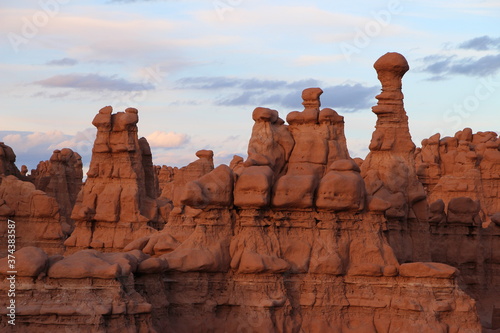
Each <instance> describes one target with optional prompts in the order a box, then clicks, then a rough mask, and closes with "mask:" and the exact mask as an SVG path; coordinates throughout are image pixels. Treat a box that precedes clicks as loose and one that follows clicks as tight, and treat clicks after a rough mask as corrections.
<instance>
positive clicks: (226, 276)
mask: <svg viewBox="0 0 500 333" xmlns="http://www.w3.org/2000/svg"><path fill="white" fill-rule="evenodd" d="M374 67H375V69H376V70H377V74H378V77H379V79H380V81H381V83H382V93H381V94H380V95H378V96H377V99H378V105H377V106H374V107H373V111H374V112H375V114H377V118H378V119H377V124H376V129H375V132H374V134H373V137H372V141H371V144H370V153H369V155H368V156H367V157H366V159H365V160H364V161H363V160H361V159H352V158H351V157H350V156H349V153H348V150H347V145H346V139H345V135H344V118H343V117H342V116H340V115H339V114H338V113H337V112H336V111H334V110H333V109H330V108H323V109H320V106H321V103H320V95H321V94H322V90H321V89H320V88H309V89H305V90H304V91H303V94H302V98H303V103H302V104H303V106H304V110H303V111H293V112H291V113H289V114H288V116H287V117H286V119H287V123H288V124H287V123H285V121H284V120H283V119H282V118H280V116H279V113H278V111H276V110H273V109H269V108H264V107H258V108H256V109H255V110H254V111H253V113H252V118H253V120H254V121H255V124H254V127H253V129H252V134H251V138H250V140H249V145H248V157H247V158H246V159H243V158H242V157H238V156H235V157H234V159H233V161H232V162H231V164H230V165H229V166H226V165H220V166H217V167H214V164H213V160H212V157H213V152H212V151H206V150H202V151H198V152H197V154H196V155H197V157H198V158H199V159H198V160H197V161H195V162H193V163H191V164H189V165H188V166H187V167H184V168H180V169H177V168H169V167H165V166H164V167H161V168H160V167H154V166H153V164H152V159H151V151H150V149H149V146H148V144H147V141H146V140H145V139H138V137H137V126H136V124H137V122H138V115H137V110H136V109H132V108H129V109H127V110H125V112H118V113H116V114H112V109H111V107H106V108H103V109H101V110H100V111H99V114H98V115H97V116H96V117H95V118H94V121H93V124H94V125H95V126H96V127H97V128H98V133H97V137H96V141H95V144H94V149H93V155H92V161H91V165H90V170H89V172H88V178H87V181H86V183H85V185H84V186H83V187H82V189H81V191H80V193H79V194H78V197H77V199H76V202H75V205H74V208H73V210H72V214H71V219H73V220H75V229H74V231H73V232H72V234H71V236H70V237H69V238H68V239H67V241H66V242H65V246H66V253H65V256H64V257H63V256H61V255H52V253H48V252H47V251H43V250H41V249H39V248H35V247H24V248H22V249H21V250H19V251H18V252H16V255H17V256H18V258H24V259H22V261H23V262H22V263H19V266H18V272H20V273H19V274H18V277H17V278H18V280H19V282H20V286H22V287H20V288H19V296H18V298H17V299H16V302H18V304H19V308H18V309H19V313H18V318H19V321H18V323H19V326H18V327H20V328H21V330H22V329H25V330H30V329H31V330H33V329H35V330H42V329H50V330H52V331H54V332H64V331H66V330H78V331H105V330H107V331H118V330H120V331H124V330H128V331H130V332H143V331H144V332H145V331H149V332H155V331H158V332H161V331H169V332H170V331H171V332H243V331H244V332H311V333H315V332H318V333H319V332H374V333H375V332H384V333H393V332H443V333H448V332H461V333H465V332H479V331H480V330H481V324H480V321H479V318H478V315H477V313H478V309H476V302H475V301H474V300H473V299H472V298H471V297H470V295H472V296H473V297H475V298H482V299H479V300H478V304H479V314H480V315H481V323H482V324H483V327H485V328H495V325H497V322H499V320H498V318H500V315H498V311H497V310H495V309H496V308H499V307H500V304H498V303H496V302H498V301H497V299H498V295H499V294H500V292H499V291H498V289H497V287H496V286H498V285H499V283H498V280H499V279H500V276H499V275H498V274H497V272H498V267H497V266H498V265H497V263H498V262H500V261H499V258H500V256H499V253H497V252H499V251H498V249H499V248H500V243H499V242H498V240H499V238H498V235H500V232H499V230H498V229H499V228H500V227H499V225H500V213H499V212H498V211H496V209H497V208H496V207H497V205H498V200H497V199H495V198H494V195H495V193H497V192H495V191H496V187H495V186H496V185H492V184H496V183H495V181H494V180H495V179H496V178H495V177H498V175H497V173H496V172H495V170H496V169H497V164H498V162H499V161H498V158H497V157H498V156H497V155H498V154H497V153H498V143H499V141H498V140H497V139H496V136H495V137H494V139H484V138H483V137H491V135H489V134H488V135H483V136H481V137H482V138H481V139H476V141H474V137H473V136H470V135H469V134H468V132H467V133H466V131H465V130H464V131H463V133H462V134H460V136H461V137H462V136H463V137H464V138H463V140H462V139H461V140H462V141H466V142H469V144H467V145H465V144H462V148H460V149H461V150H460V152H461V153H462V152H465V154H462V155H463V156H462V155H460V154H459V153H457V154H454V155H453V154H452V155H453V156H454V160H453V161H454V162H453V164H454V165H453V168H452V167H450V166H449V165H448V164H447V163H448V162H443V163H442V162H440V161H441V160H440V158H441V156H442V155H441V150H440V148H439V147H440V143H438V144H437V145H436V144H434V142H435V141H436V138H433V139H432V142H433V146H432V147H427V145H425V147H422V149H417V150H416V148H415V145H414V144H413V142H412V140H411V136H410V133H409V128H408V117H407V115H406V112H405V110H404V107H403V94H402V92H401V85H402V84H401V80H402V77H403V75H404V74H405V72H406V71H407V70H408V68H409V66H408V63H407V62H406V59H405V58H404V57H403V56H401V55H400V54H397V53H388V54H386V55H384V56H382V57H381V58H380V59H379V60H377V62H376V63H375V66H374ZM437 140H438V141H439V138H437ZM467 140H468V141H467ZM429 141H431V140H429ZM429 141H427V142H429ZM459 141H460V140H459ZM474 142H476V143H477V144H473V143H474ZM491 142H494V143H495V144H496V146H494V144H493V143H491ZM481 144H482V146H481ZM451 145H453V143H451ZM459 145H460V144H459ZM459 145H457V150H458V146H459ZM466 146H468V147H469V148H468V149H469V151H468V152H466V149H465V148H466ZM473 146H474V149H476V150H478V151H479V150H480V151H481V152H482V153H481V154H482V155H481V156H483V157H477V156H476V157H474V156H472V154H471V153H470V151H471V150H472V149H473V148H472V147H473ZM481 147H483V148H484V149H483V148H481ZM481 149H482V150H481ZM495 149H496V150H495ZM61 152H62V151H61ZM433 154H438V156H439V157H436V156H434V155H433ZM476 155H479V154H476ZM486 155H488V157H485V156H486ZM450 156H451V155H450ZM457 156H460V157H457ZM448 157H449V156H447V157H446V158H448ZM446 158H444V160H445V159H446ZM483 160H486V162H484V163H485V164H483V165H482V166H481V163H482V161H483ZM447 161H448V160H447ZM459 161H463V163H462V164H463V165H462V166H461V167H460V166H458V164H461V162H459ZM425 163H427V165H425ZM432 163H434V164H432ZM472 163H474V167H473V168H474V170H478V172H479V176H478V175H477V172H476V171H475V172H474V175H473V178H474V182H473V184H478V182H479V183H481V184H482V186H489V190H488V191H489V192H487V191H486V192H487V193H488V194H487V195H482V196H481V195H480V193H483V191H482V190H481V189H479V187H477V186H476V187H471V188H469V187H467V188H466V190H465V191H461V192H458V191H456V192H457V193H455V194H460V195H455V194H453V195H448V196H443V195H441V194H440V193H448V192H446V184H447V183H446V182H445V183H443V184H441V185H439V183H440V182H441V178H442V177H443V172H444V171H443V169H446V172H448V171H449V170H448V169H450V168H451V169H453V171H452V173H453V175H454V177H458V176H457V175H462V174H463V173H465V174H467V175H469V173H468V172H469V171H467V170H469V169H470V168H471V167H472V165H473V164H472ZM431 164H432V166H431ZM456 172H458V173H456ZM9 177H10V178H9ZM460 177H461V176H460ZM467 177H468V176H467ZM471 177H472V176H471ZM5 179H7V180H9V181H14V180H17V181H19V180H18V179H17V178H15V177H14V176H8V177H6V178H4V181H3V182H5ZM3 182H2V184H0V198H1V193H2V192H1V190H2V186H3V185H4V183H3ZM422 183H423V184H422ZM467 184H468V183H467ZM33 188H34V187H33ZM54 188H56V187H54ZM60 190H61V189H60V188H56V189H55V191H56V192H57V191H60ZM426 190H427V191H428V193H429V194H428V193H426ZM440 191H441V192H440ZM39 192H41V193H44V192H42V191H39ZM49 192H50V191H49ZM472 192H474V193H477V196H474V195H471V194H469V193H472ZM486 192H484V193H486ZM448 194H449V193H448ZM466 194H467V195H466ZM44 195H45V196H46V197H47V198H49V199H48V200H49V201H50V200H52V201H53V202H54V204H55V205H56V206H57V202H56V200H55V199H54V198H53V197H50V196H48V195H46V194H44ZM54 197H55V198H57V195H56V196H54ZM428 198H432V201H431V204H430V205H429V203H428V200H427V199H428ZM485 207H486V208H485ZM11 208H12V207H11V206H10V203H9V204H8V205H7V208H6V210H5V211H6V213H8V214H7V215H4V216H10V215H9V214H12V211H11ZM1 209H2V206H0V211H1ZM12 209H13V208H12ZM51 216H52V215H51ZM165 222H166V224H165V225H164V226H163V224H164V223H165ZM487 226H488V227H487ZM486 227H487V228H486ZM23 232H24V231H23ZM466 232H468V234H467V235H466ZM485 242H486V243H485ZM430 244H432V246H431V245H430ZM443 244H446V249H445V250H443V249H442V248H440V246H443ZM455 244H460V245H459V246H460V249H459V250H456V246H455ZM431 259H432V260H433V261H431ZM20 260H21V259H20ZM434 261H435V262H434ZM7 264H8V258H3V259H0V277H1V283H0V286H1V288H2V289H6V288H8V284H9V282H8V280H7V279H6V275H5V274H7ZM449 264H452V266H450V265H449ZM457 267H458V269H457ZM483 273H484V274H483ZM481 274H483V275H481ZM460 279H461V280H460ZM459 282H460V285H462V286H463V287H464V288H466V289H465V290H466V291H467V293H468V294H469V295H468V294H467V293H465V292H464V291H463V290H462V289H461V288H460V287H459ZM485 285H486V286H487V287H485ZM487 288H489V291H490V294H489V295H488V294H486V291H487ZM7 301H8V300H4V299H3V298H0V308H2V309H6V304H7V303H6V302H7ZM3 311H5V310H3ZM5 327H7V323H6V317H5V316H2V317H1V318H0V328H5ZM18 327H16V328H18Z"/></svg>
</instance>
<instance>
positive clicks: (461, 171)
mask: <svg viewBox="0 0 500 333" xmlns="http://www.w3.org/2000/svg"><path fill="white" fill-rule="evenodd" d="M499 145H500V140H499V139H498V135H497V133H495V132H478V133H473V132H472V130H471V129H470V128H465V129H463V130H462V131H458V132H457V133H456V134H455V135H454V136H453V137H444V138H441V137H440V135H439V134H435V135H433V136H432V137H430V138H428V139H424V140H423V141H422V148H421V149H418V150H417V151H416V154H415V158H416V166H417V173H418V177H419V179H420V181H421V182H422V184H423V185H424V186H425V187H426V190H427V193H428V201H429V202H431V205H430V208H431V216H430V219H429V223H430V227H431V228H430V230H431V237H430V239H431V247H430V249H431V256H432V260H433V261H438V262H444V263H448V264H450V265H453V266H455V267H457V268H459V269H460V271H461V272H462V283H463V287H464V289H465V290H466V291H467V293H468V294H469V295H471V296H473V297H474V298H475V299H477V300H478V310H479V313H480V315H481V318H482V321H483V325H484V326H490V325H491V326H493V327H496V328H500V321H498V319H496V322H495V320H494V318H495V313H496V312H495V309H498V308H499V307H500V304H498V297H499V295H500V287H499V286H500V280H499V277H498V274H496V273H495V272H498V271H499V269H500V253H499V249H500V247H499V246H500V243H499V240H500V238H499V236H500V226H499V223H498V222H499V219H498V217H499V216H500V206H499V205H500V200H498V198H499V195H500V192H499V189H500V151H499ZM496 311H497V312H498V310H496ZM497 316H498V314H497ZM493 324H495V325H493Z"/></svg>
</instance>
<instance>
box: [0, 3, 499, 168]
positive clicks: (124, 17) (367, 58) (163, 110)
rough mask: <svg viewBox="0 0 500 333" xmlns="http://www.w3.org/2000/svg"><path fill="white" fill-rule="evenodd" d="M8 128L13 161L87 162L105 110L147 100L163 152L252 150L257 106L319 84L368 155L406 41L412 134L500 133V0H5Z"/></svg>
mask: <svg viewBox="0 0 500 333" xmlns="http://www.w3.org/2000/svg"><path fill="white" fill-rule="evenodd" d="M0 1H1V2H2V6H1V7H0V8H1V9H0V22H2V23H1V24H0V33H1V35H2V38H1V39H0V57H1V58H0V69H1V74H2V75H0V99H1V100H2V104H3V105H2V109H1V111H0V112H1V116H2V118H1V119H2V121H1V123H0V141H4V142H5V143H6V144H7V145H10V146H12V147H13V148H14V151H15V152H16V154H17V156H18V163H17V164H18V166H20V165H21V164H27V165H28V167H29V168H34V167H36V164H37V163H38V161H40V160H46V159H48V158H49V157H50V155H51V152H52V150H54V149H58V148H59V149H60V148H63V147H70V148H73V149H74V150H76V151H78V152H79V153H80V154H81V155H82V156H83V158H84V163H85V164H88V163H89V161H90V150H91V147H92V142H93V139H94V135H95V134H94V133H95V130H94V128H93V126H92V125H91V121H92V119H93V117H94V115H95V114H96V113H97V111H98V110H99V109H100V108H101V107H103V106H106V105H112V106H113V107H114V109H115V111H123V110H124V109H125V108H126V107H129V106H130V107H136V108H138V109H139V118H140V121H139V135H140V136H145V137H147V138H148V141H149V142H150V144H151V146H152V148H153V156H154V162H155V164H167V165H175V166H182V165H185V164H187V163H189V162H190V161H192V160H194V159H196V157H195V155H194V153H195V152H196V151H197V150H199V149H212V150H214V153H215V157H216V163H229V161H230V159H231V157H232V156H233V155H234V154H239V155H242V156H245V153H246V148H247V143H248V139H249V136H250V132H251V128H252V125H253V121H252V120H251V113H252V111H253V109H254V108H255V107H257V106H264V107H270V108H274V109H276V110H278V111H279V113H280V116H281V117H282V118H285V117H286V114H287V113H289V112H290V111H294V110H301V109H302V106H301V104H300V103H301V99H300V93H301V91H302V90H303V89H305V88H308V87H314V86H319V87H321V88H322V89H323V90H324V91H325V92H324V94H323V95H322V105H323V107H331V108H334V109H335V110H337V111H338V112H339V113H340V114H342V115H343V116H344V117H345V122H346V136H347V140H348V145H349V149H350V151H351V155H352V156H353V157H354V156H359V157H365V155H366V153H367V152H368V148H367V147H368V143H369V140H370V138H371V133H372V132H373V128H374V125H375V121H376V117H375V115H374V114H373V113H372V112H371V106H373V105H375V104H376V99H375V98H374V97H375V95H377V94H378V92H379V90H380V84H379V82H378V80H377V78H376V73H375V71H374V69H373V67H372V66H373V63H374V62H375V61H376V60H377V59H378V57H380V56H381V55H383V54H385V53H386V52H400V53H402V54H403V55H404V56H405V57H406V58H407V60H408V62H409V64H410V71H409V72H408V73H407V74H406V75H405V77H404V79H403V91H404V94H405V107H406V111H407V113H408V115H409V117H410V128H411V131H412V136H413V140H414V141H415V143H416V144H417V145H419V144H420V141H421V140H422V139H423V138H426V137H429V136H431V135H432V134H434V133H436V132H441V134H442V135H443V136H446V135H453V134H454V133H455V132H456V131H457V130H459V129H462V128H464V127H471V128H472V129H473V130H474V131H486V130H492V131H496V132H499V130H500V118H499V116H498V115H499V113H500V52H499V51H500V33H499V31H500V20H499V19H500V3H499V2H498V1H497V0H485V1H472V0H454V1H448V0H443V1H428V0H422V1H415V0H413V1H406V0H395V1H392V0H391V1H367V0H365V1H356V0H353V1H348V2H344V1H342V2H340V1H308V2H305V1H293V0H292V1H290V0H289V1H281V0H278V1H273V2H272V4H270V1H261V0H252V1H250V0H213V1H212V0H208V1H206V0H205V1H201V0H186V1H182V0H178V1H175V0H170V1H154V0H150V1H112V0H108V1H97V0H92V1H85V2H83V1H75V0H40V1H26V0H18V1H15V2H14V1H5V0H0Z"/></svg>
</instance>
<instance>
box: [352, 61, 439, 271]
mask: <svg viewBox="0 0 500 333" xmlns="http://www.w3.org/2000/svg"><path fill="white" fill-rule="evenodd" d="M373 67H375V69H376V71H377V75H378V79H379V80H380V82H381V83H382V93H381V94H380V95H378V96H376V98H377V99H378V104H377V105H376V106H374V107H373V108H372V110H373V112H374V113H375V114H376V115H377V124H376V126H375V131H374V132H373V135H372V140H371V142H370V147H369V148H370V153H369V154H368V156H367V157H366V159H365V160H364V161H363V162H362V164H361V174H362V176H363V178H364V180H365V183H366V189H367V194H368V197H369V199H368V200H369V201H375V202H374V203H373V205H374V206H375V204H376V203H377V202H379V205H380V203H382V202H386V203H387V204H388V207H389V208H388V209H387V210H386V211H385V216H386V218H387V224H388V232H387V236H388V240H389V243H390V244H391V246H392V247H393V248H394V250H395V251H396V255H397V257H398V259H399V260H400V261H402V262H405V261H416V260H417V261H418V260H424V261H428V260H430V253H429V251H428V245H429V243H428V242H429V231H428V223H427V219H428V204H427V201H426V200H425V199H426V193H425V191H424V188H423V186H422V184H421V183H420V182H419V180H418V178H417V173H416V169H415V158H414V152H415V144H414V143H413V141H412V140H411V136H410V131H409V128H408V116H407V115H406V112H405V109H404V105H403V93H402V92H401V87H402V82H401V81H402V77H403V75H404V74H405V73H406V72H407V71H408V69H409V66H408V62H407V61H406V59H405V58H404V57H403V56H402V55H400V54H399V53H387V54H385V55H384V56H382V57H380V58H379V59H378V60H377V61H376V62H375V64H374V65H373ZM369 206H370V205H369Z"/></svg>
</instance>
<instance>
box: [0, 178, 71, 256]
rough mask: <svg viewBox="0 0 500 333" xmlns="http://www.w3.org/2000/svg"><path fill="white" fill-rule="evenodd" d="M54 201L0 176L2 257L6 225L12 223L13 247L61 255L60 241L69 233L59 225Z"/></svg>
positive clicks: (31, 187)
mask: <svg viewBox="0 0 500 333" xmlns="http://www.w3.org/2000/svg"><path fill="white" fill-rule="evenodd" d="M59 212H60V211H59V206H58V204H57V201H56V199H54V198H53V197H51V196H49V195H47V194H46V193H45V192H43V191H41V190H37V189H36V188H35V185H33V184H32V183H31V182H28V181H23V180H20V179H19V178H17V177H15V176H13V175H10V176H0V219H1V221H2V223H1V224H0V235H1V237H0V249H1V253H2V254H3V255H6V250H7V244H8V242H7V239H8V223H7V220H8V219H11V220H12V221H14V222H15V235H16V246H17V248H21V247H24V246H36V247H41V248H43V249H45V251H46V252H47V253H49V254H56V253H62V252H63V251H64V247H63V240H64V238H65V236H66V233H67V232H68V231H69V230H68V229H69V228H67V227H65V226H64V225H61V219H60V213H59Z"/></svg>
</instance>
